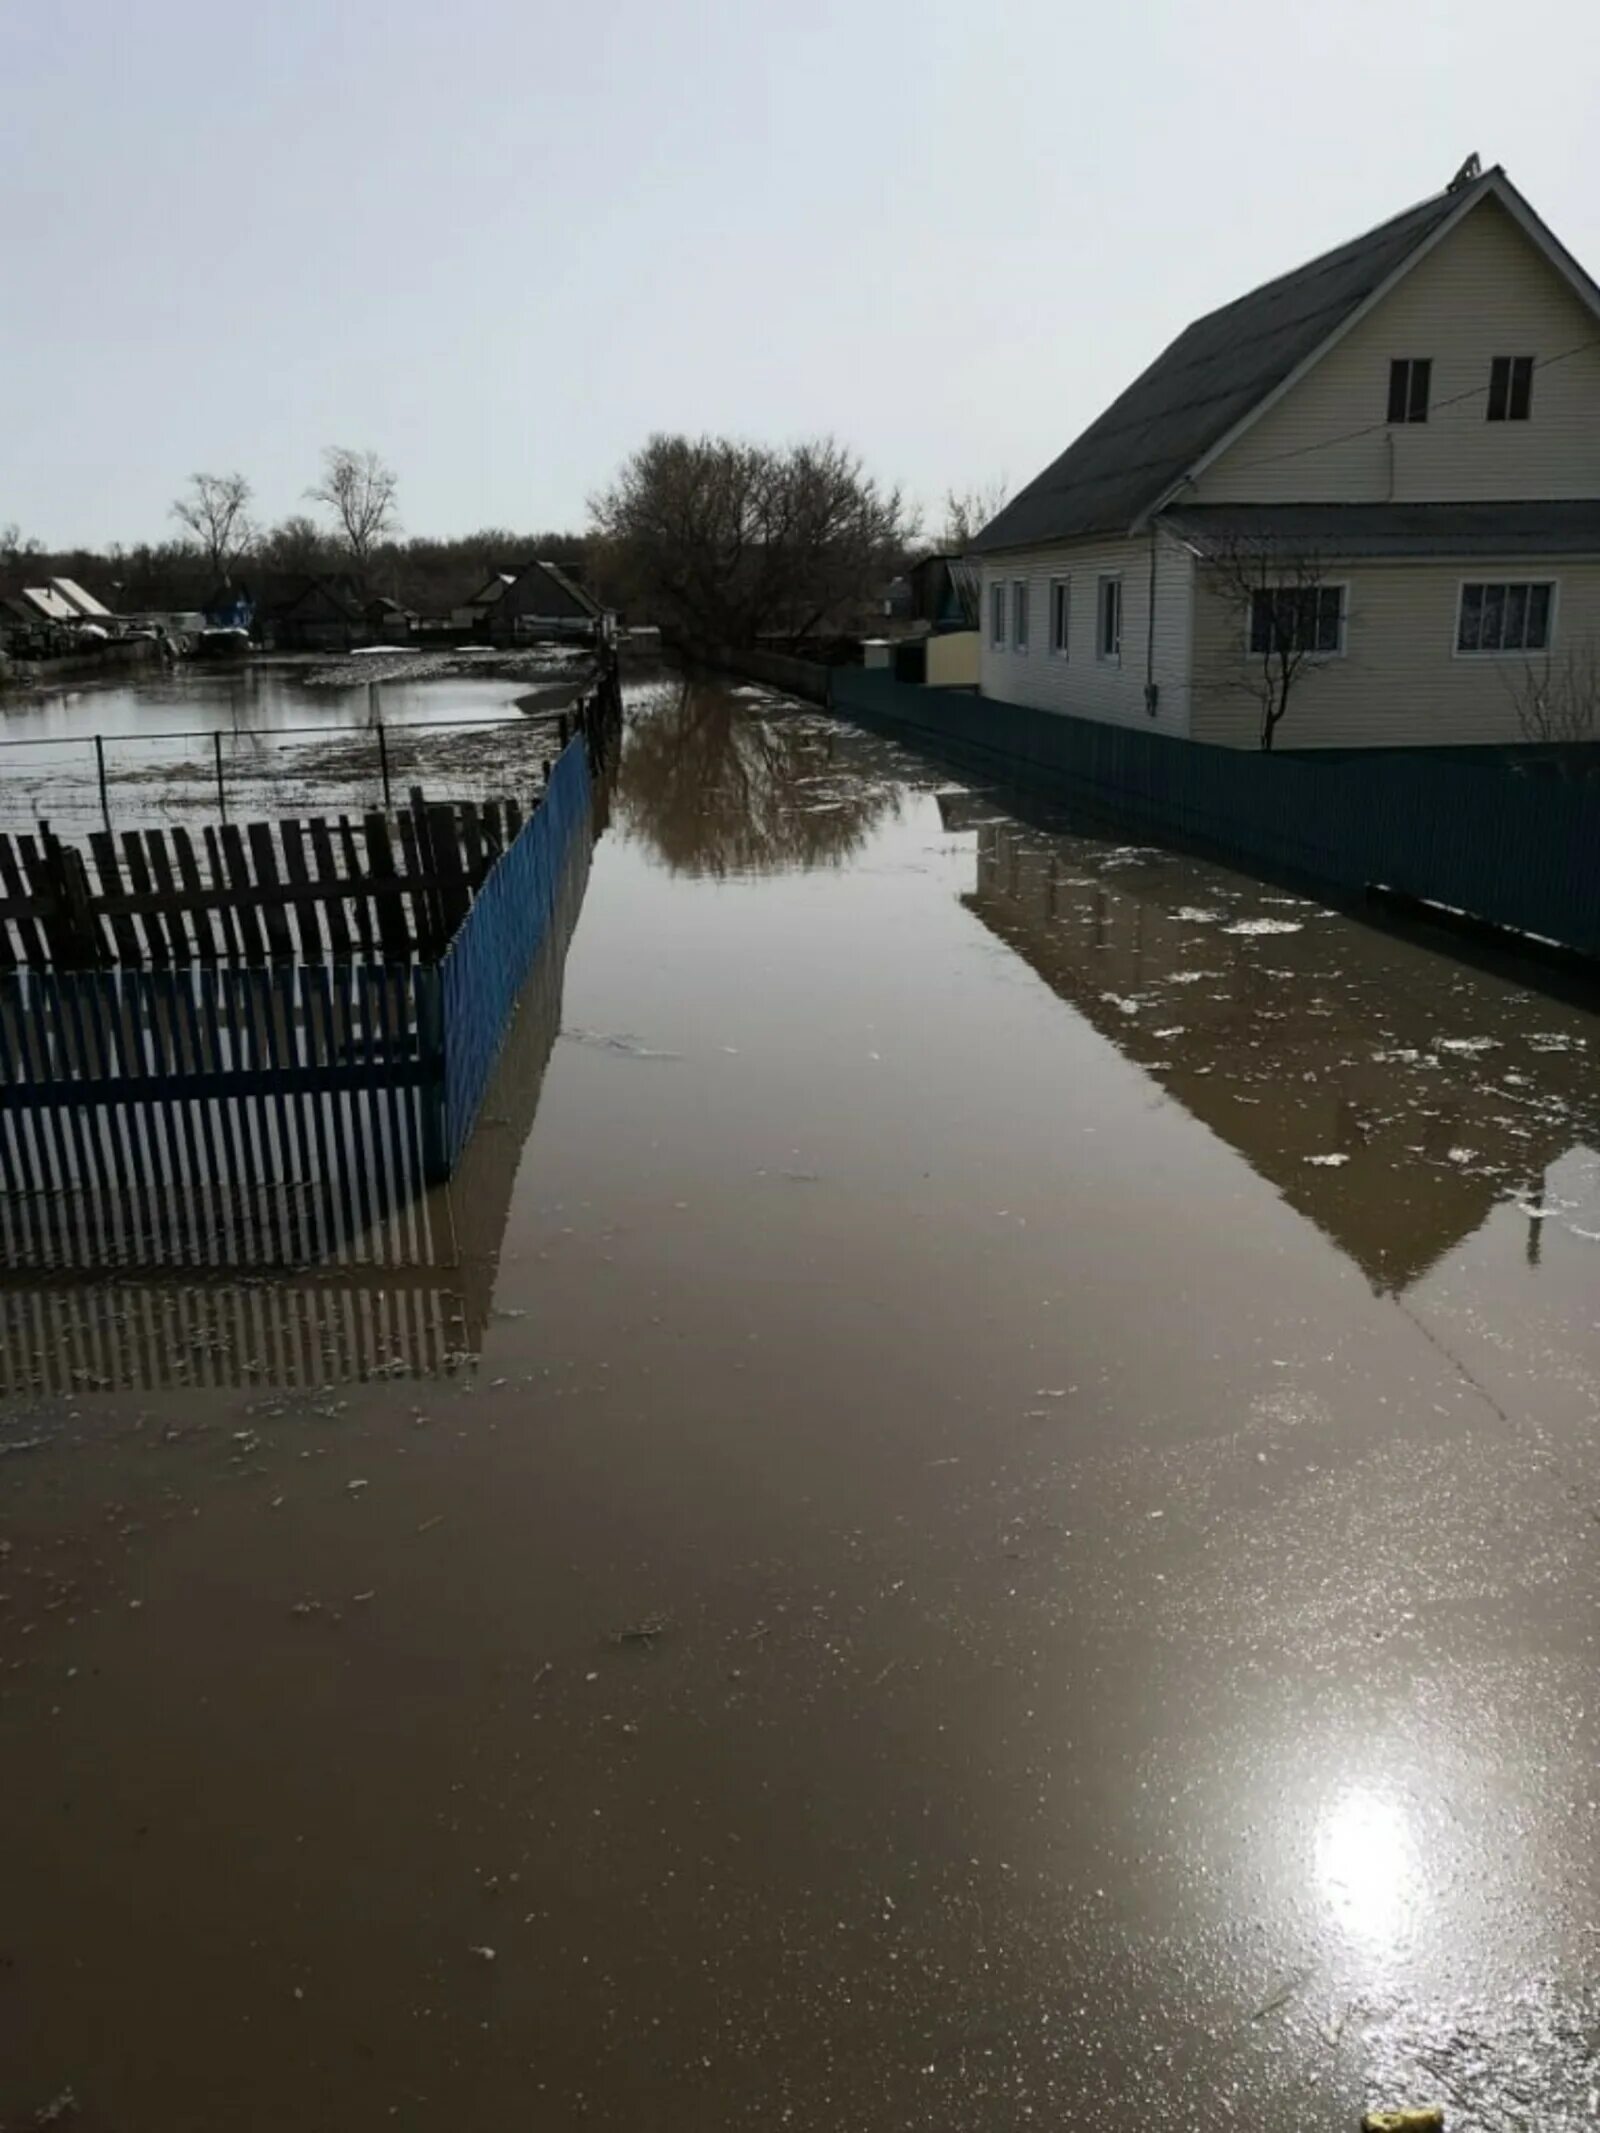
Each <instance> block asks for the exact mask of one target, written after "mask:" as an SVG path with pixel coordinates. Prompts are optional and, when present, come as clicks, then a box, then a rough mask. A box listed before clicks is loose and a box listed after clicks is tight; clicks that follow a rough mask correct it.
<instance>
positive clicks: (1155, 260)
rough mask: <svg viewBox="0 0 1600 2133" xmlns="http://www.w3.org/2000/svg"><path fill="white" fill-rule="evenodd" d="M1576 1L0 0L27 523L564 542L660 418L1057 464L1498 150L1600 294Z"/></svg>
mask: <svg viewBox="0 0 1600 2133" xmlns="http://www.w3.org/2000/svg"><path fill="white" fill-rule="evenodd" d="M1593 26H1594V18H1593V0H1571V4H1565V0H1516V4H1515V5H1511V4H1508V0H1493V4H1485V0H1448V4H1445V0H1435V4H1425V0H1420V4H1419V0H1381V4H1367V0H1356V4H1351V0H1332V4H1331V5H1327V6H1322V7H1299V6H1292V5H1291V6H1288V7H1286V6H1284V5H1283V4H1282V0H1274V4H1272V5H1261V4H1257V0H1220V4H1217V5H1212V6H1201V5H1198V4H1196V0H1124V4H1123V5H1121V6H1108V5H1106V4H1105V0H1096V4H1094V5H1092V6H1079V5H1077V4H1074V0H959V4H948V0H904V4H901V0H801V4H800V5H794V4H792V0H790V4H786V5H784V6H782V7H778V6H774V5H770V4H769V0H584V4H582V5H576V4H574V0H563V4H562V5H560V6H553V5H549V4H547V0H454V4H452V0H382V4H381V5H380V4H376V0H370V4H369V0H274V4H273V5H271V6H251V7H243V6H240V5H238V4H237V0H221V4H218V0H204V4H201V0H137V4H129V0H77V4H76V5H74V6H72V7H69V8H67V9H64V10H63V9H60V8H41V7H36V6H27V5H25V4H23V0H12V4H10V5H8V6H4V7H3V8H0V89H3V97H0V105H3V112H4V117H3V120H0V386H3V388H4V390H3V394H0V410H3V414H0V523H3V522H5V521H7V520H11V519H15V520H17V521H19V522H20V523H21V525H22V527H23V530H24V532H25V533H29V534H34V535H37V536H39V537H40V538H41V539H43V540H45V541H47V542H50V543H67V542H72V541H79V540H82V541H87V542H92V543H100V542H105V541H109V540H122V541H125V542H132V541H135V540H139V539H145V538H161V537H162V536H163V535H164V534H166V533H168V532H170V530H171V524H170V520H169V518H168V507H169V505H170V502H171V499H172V497H173V496H174V494H175V493H176V492H177V490H178V488H179V487H180V486H181V484H182V482H183V479H184V477H185V476H186V475H187V474H188V473H189V472H190V471H192V470H193V469H196V468H206V469H208V470H217V471H222V470H228V469H232V468H235V467H237V468H240V469H242V470H243V471H244V472H245V473H246V474H247V475H248V476H249V478H250V479H251V481H252V482H253V483H254V484H255V487H256V491H257V499H258V505H259V508H260V510H261V512H262V513H263V514H264V515H266V516H269V517H278V516H281V515H282V514H284V513H285V512H288V511H291V510H295V509H297V508H300V507H301V506H300V498H301V492H302V491H303V490H304V488H305V487H306V484H307V483H308V482H309V481H310V480H311V479H312V477H313V475H314V474H315V472H316V469H317V462H318V454H319V451H320V448H321V447H322V446H324V445H327V444H332V443H343V444H351V445H356V446H368V445H371V446H375V447H376V448H377V449H378V450H379V451H381V452H382V453H383V454H384V455H385V456H386V457H387V458H388V459H389V460H390V461H391V462H392V463H393V464H394V465H395V467H396V468H397V469H398V470H399V473H400V477H401V487H400V501H401V508H402V516H403V518H404V521H405V525H406V527H407V529H408V530H409V531H413V532H434V533H461V532H466V531H468V530H470V529H472V528H474V527H477V526H480V525H484V524H508V525H511V526H513V527H517V528H522V529H527V530H534V529H540V528H549V527H554V526H561V525H566V524H572V523H577V522H579V521H580V520H581V519H582V517H583V515H584V504H585V499H586V497H587V496H588V495H589V494H590V493H591V492H592V491H593V490H594V489H595V488H596V487H597V486H599V485H600V484H602V483H603V482H604V481H605V480H606V479H607V478H608V476H609V475H610V474H611V473H612V472H613V470H614V469H615V467H616V466H617V464H618V462H619V461H620V460H621V459H622V458H623V457H624V455H625V454H626V453H627V452H628V451H629V450H630V449H631V448H632V447H633V446H634V445H636V444H637V443H639V442H640V441H641V440H642V439H643V438H644V437H645V436H646V435H647V434H648V433H649V432H650V431H651V430H654V429H689V430H700V429H716V430H726V431H733V432H738V433H742V434H745V435H748V436H751V437H760V438H770V439H774V440H779V439H784V438H791V437H795V436H799V435H801V434H804V433H807V432H815V431H822V430H829V431H832V432H834V433H836V434H837V435H838V436H840V437H842V438H845V439H847V440H848V441H849V442H851V443H852V444H854V445H856V446H857V447H858V448H859V449H860V450H861V451H862V452H863V453H864V454H865V456H866V458H867V460H868V462H869V464H870V465H871V466H872V467H873V468H874V469H875V470H876V471H878V472H880V473H882V474H883V475H885V476H886V477H889V478H890V479H894V480H899V481H901V482H903V483H904V484H905V485H906V486H907V487H908V488H909V489H910V490H911V491H913V492H914V493H915V494H916V495H917V496H918V497H919V498H922V499H925V500H927V501H929V502H930V503H932V502H933V501H934V500H936V499H937V498H938V497H939V495H940V494H941V493H942V492H943V490H944V489H945V488H946V487H947V486H950V485H952V484H953V485H956V486H965V485H969V484H977V483H980V482H986V481H988V480H991V479H994V478H997V477H1000V476H1005V477H1007V478H1008V479H1009V481H1010V482H1011V484H1012V486H1018V485H1020V483H1021V482H1022V481H1024V480H1026V479H1028V478H1029V477H1031V476H1032V475H1033V474H1034V473H1035V472H1036V471H1037V470H1038V468H1039V467H1040V466H1041V465H1042V464H1043V463H1044V462H1045V461H1046V460H1048V459H1049V458H1051V457H1053V456H1054V454H1055V453H1056V452H1058V451H1059V450H1060V449H1061V448H1062V446H1063V445H1065V444H1066V443H1067V442H1068V441H1069V440H1070V439H1071V437H1072V436H1073V435H1074V434H1075V433H1076V432H1077V431H1078V430H1079V429H1081V428H1082V427H1083V425H1084V424H1085V423H1086V422H1087V421H1089V420H1090V419H1092V417H1093V416H1094V415H1095V414H1096V413H1097V412H1098V411H1099V409H1100V407H1101V406H1102V405H1103V404H1104V402H1105V401H1106V400H1107V399H1109V398H1110V397H1111V396H1112V395H1113V394H1114V393H1115V392H1116V391H1117V390H1118V389H1119V388H1120V386H1121V385H1122V384H1123V383H1125V382H1126V380H1127V378H1128V377H1129V376H1130V375H1131V374H1132V373H1133V372H1134V371H1136V370H1138V369H1140V368H1142V366H1143V365H1144V364H1145V363H1146V362H1148V361H1149V360H1150V358H1151V357H1152V356H1153V355H1155V354H1156V353H1157V351H1158V350H1159V348H1160V347H1161V346H1162V345H1163V343H1164V342H1165V341H1167V340H1168V339H1170V337H1171V336H1172V335H1173V334H1174V333H1175V332H1176V331H1177V330H1178V329H1179V328H1180V327H1181V326H1182V325H1183V324H1184V323H1185V322H1186V321H1187V320H1188V319H1189V318H1190V317H1191V316H1193V315H1194V314H1195V313H1197V312H1200V311H1203V310H1208V309H1210V308H1211V307H1212V306H1213V305H1215V304H1218V303H1221V302H1225V301H1226V300H1228V299H1229V298H1230V297H1232V296H1235V295H1237V294H1239V293H1240V292H1241V291H1242V290H1244V289H1245V288H1247V287H1249V286H1251V285H1252V284H1253V283H1255V282H1258V281H1261V280H1264V279H1266V278H1268V277H1269V276H1271V275H1272V274H1274V273H1277V272H1279V271H1281V270H1282V269H1284V268H1286V267H1289V266H1292V265H1294V264H1295V263H1296V262H1297V261H1298V260H1300V259H1303V258H1306V257H1308V256H1310V255H1311V254H1313V253H1315V252H1317V251H1320V250H1322V249H1324V248H1326V247H1327V246H1328V245H1330V244H1333V243H1336V242H1338V241H1339V240H1341V239H1342V238H1344V237H1347V236H1351V235H1354V234H1355V233H1356V232H1357V231H1359V230H1361V229H1363V228H1366V227H1368V226H1370V225H1371V224H1372V223H1374V222H1377V221H1381V220H1383V219H1384V218H1385V217H1386V216H1387V215H1389V214H1391V213H1394V212H1396V211H1397V210H1399V209H1400V208H1402V207H1404V206H1406V205H1408V204H1409V203H1410V202H1412V201H1414V200H1417V199H1419V198H1422V197H1423V196H1425V195H1426V194H1428V193H1431V192H1435V191H1438V190H1439V189H1440V188H1441V187H1442V186H1443V185H1444V184H1445V183H1446V182H1447V180H1448V179H1449V178H1450V176H1451V174H1452V173H1453V171H1454V170H1455V169H1456V167H1457V165H1458V164H1459V163H1460V162H1461V160H1462V158H1463V157H1464V156H1465V155H1466V154H1467V153H1468V151H1469V150H1473V149H1476V150H1478V151H1479V152H1480V153H1481V154H1482V156H1483V159H1484V162H1485V163H1486V164H1487V163H1490V162H1495V161H1499V162H1502V163H1504V164H1505V165H1506V167H1507V169H1508V170H1509V172H1510V174H1511V176H1512V177H1513V178H1514V179H1515V180H1516V182H1517V184H1518V185H1519V186H1521V188H1522V189H1523V191H1524V192H1525V193H1527V194H1528V195H1529V197H1530V198H1531V199H1532V201H1533V203H1534V205H1535V206H1536V207H1537V208H1538V209H1539V210H1540V212H1541V213H1542V214H1543V215H1544V216H1545V217H1546V218H1547V220H1549V221H1550V222H1551V223H1552V224H1553V226H1554V228H1555V229H1556V231H1557V233H1558V234H1559V235H1560V236H1561V237H1562V238H1563V240H1564V241H1565V242H1566V243H1567V245H1568V246H1569V247H1570V248H1571V249H1572V250H1573V251H1575V252H1576V253H1577V255H1578V257H1579V258H1580V259H1581V260H1583V261H1584V262H1585V263H1586V264H1587V265H1588V266H1589V267H1590V268H1591V270H1594V269H1597V268H1600V164H1597V161H1596V154H1595V122H1596V118H1597V116H1600V108H1597V107H1600V97H1597V92H1596V85H1595V83H1596V76H1595V49H1594V37H1593Z"/></svg>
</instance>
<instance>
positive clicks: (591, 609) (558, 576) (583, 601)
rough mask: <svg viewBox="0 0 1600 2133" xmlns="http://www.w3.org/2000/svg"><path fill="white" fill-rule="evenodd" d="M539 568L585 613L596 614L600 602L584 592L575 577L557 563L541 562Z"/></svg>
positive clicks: (598, 610)
mask: <svg viewBox="0 0 1600 2133" xmlns="http://www.w3.org/2000/svg"><path fill="white" fill-rule="evenodd" d="M539 568H540V569H541V570H542V571H543V572H544V573H545V575H546V576H547V577H549V578H551V579H552V580H553V581H554V582H555V583H556V584H557V585H559V586H560V588H561V590H562V591H563V592H564V593H565V594H566V595H567V597H568V598H569V599H571V600H575V601H576V602H577V603H578V606H579V607H580V608H582V610H583V611H584V613H585V614H589V615H598V614H599V612H600V603H599V602H598V601H597V600H596V599H595V597H594V595H593V594H592V593H588V592H585V591H584V589H583V587H582V586H581V585H580V584H579V583H578V581H577V579H576V578H574V577H572V576H571V575H570V573H569V572H567V571H565V570H563V569H562V567H561V565H560V564H559V563H549V562H541V563H540V565H539Z"/></svg>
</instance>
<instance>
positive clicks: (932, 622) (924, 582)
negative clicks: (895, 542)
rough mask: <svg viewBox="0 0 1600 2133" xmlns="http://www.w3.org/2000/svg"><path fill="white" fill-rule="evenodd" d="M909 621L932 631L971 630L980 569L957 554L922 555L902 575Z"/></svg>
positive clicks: (975, 624)
mask: <svg viewBox="0 0 1600 2133" xmlns="http://www.w3.org/2000/svg"><path fill="white" fill-rule="evenodd" d="M906 579H907V582H908V584H909V586H910V608H909V612H910V615H911V619H912V620H913V621H915V622H922V623H925V624H926V625H927V627H928V628H929V629H932V630H975V629H976V628H977V627H978V603H979V600H980V599H981V597H982V590H983V588H982V566H981V565H980V564H978V563H974V562H969V561H968V559H967V558H966V557H965V556H960V555H925V556H924V557H923V558H922V560H921V561H920V562H919V563H913V564H912V566H911V568H910V569H909V570H908V571H907V573H906Z"/></svg>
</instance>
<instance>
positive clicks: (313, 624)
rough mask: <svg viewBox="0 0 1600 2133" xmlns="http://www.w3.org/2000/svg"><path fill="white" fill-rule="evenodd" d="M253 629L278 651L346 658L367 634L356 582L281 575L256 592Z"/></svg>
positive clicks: (364, 641)
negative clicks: (324, 654) (331, 653)
mask: <svg viewBox="0 0 1600 2133" xmlns="http://www.w3.org/2000/svg"><path fill="white" fill-rule="evenodd" d="M254 616H255V620H254V628H255V630H256V633H257V634H258V635H259V636H260V637H261V638H262V639H263V640H264V641H265V642H266V643H269V644H271V645H272V646H273V647H274V648H275V649H276V650H278V651H284V652H348V651H350V650H352V649H353V648H354V647H355V646H356V645H358V644H365V643H366V642H367V639H368V636H369V634H370V632H369V631H368V628H367V619H366V615H365V613H364V612H363V609H362V602H361V595H360V592H359V589H358V588H357V586H356V583H355V581H354V579H352V578H349V577H347V576H344V575H343V574H338V575H332V576H324V577H312V576H305V575H302V574H300V573H297V572H292V571H290V572H285V573H283V574H281V575H279V576H274V577H270V578H268V579H265V580H263V581H262V583H261V584H260V586H259V587H258V588H256V589H255V592H254Z"/></svg>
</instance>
